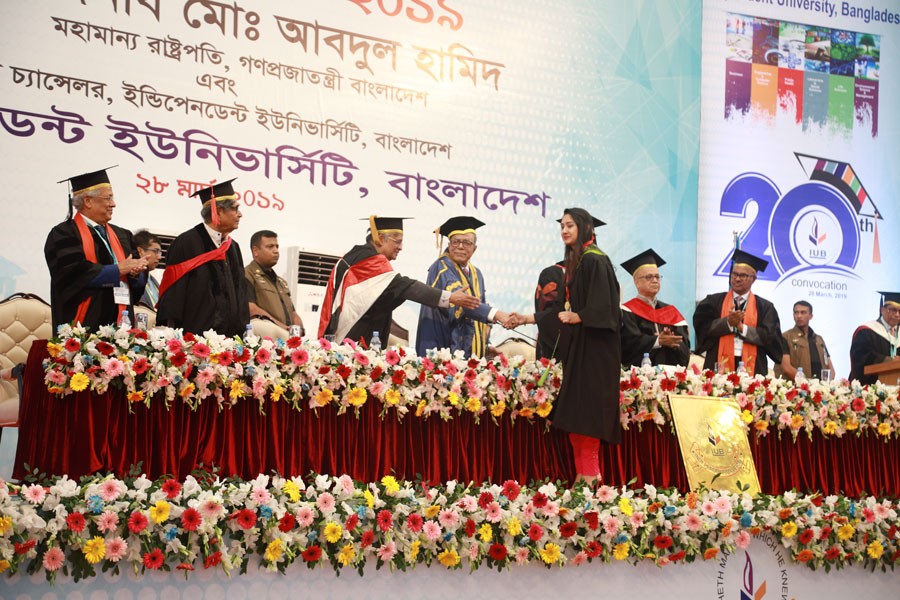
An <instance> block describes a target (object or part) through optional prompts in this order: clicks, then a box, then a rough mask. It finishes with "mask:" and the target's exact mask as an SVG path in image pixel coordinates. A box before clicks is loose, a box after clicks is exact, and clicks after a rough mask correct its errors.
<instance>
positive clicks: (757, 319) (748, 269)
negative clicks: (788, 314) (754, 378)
mask: <svg viewBox="0 0 900 600" xmlns="http://www.w3.org/2000/svg"><path fill="white" fill-rule="evenodd" d="M768 265H769V263H768V261H765V260H763V259H761V258H758V257H756V256H753V255H752V254H750V253H748V252H744V251H743V250H735V251H734V254H733V255H732V257H731V274H730V277H729V281H730V286H729V287H730V289H729V291H727V292H722V293H719V294H710V295H709V296H707V297H706V298H704V299H703V300H701V301H700V303H699V304H698V305H697V310H695V311H694V331H695V332H696V333H697V351H698V352H700V353H703V352H705V353H706V361H705V362H704V367H705V368H707V369H715V368H718V370H719V371H722V372H728V371H735V370H737V368H738V366H739V365H740V363H744V367H745V368H746V369H747V373H749V374H750V375H754V374H756V373H760V374H762V375H765V374H766V373H767V372H768V363H767V360H766V356H768V357H769V358H771V359H772V360H773V361H774V362H775V364H780V363H781V358H782V356H783V355H784V353H785V347H784V338H782V337H781V322H780V321H779V319H778V311H777V310H775V306H774V305H773V304H772V303H771V302H769V301H768V300H766V299H765V298H762V297H760V296H757V295H756V294H754V293H753V292H751V291H750V288H751V287H752V286H753V282H754V281H756V273H757V272H759V271H765V270H766V267H767V266H768Z"/></svg>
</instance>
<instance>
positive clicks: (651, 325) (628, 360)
mask: <svg viewBox="0 0 900 600" xmlns="http://www.w3.org/2000/svg"><path fill="white" fill-rule="evenodd" d="M635 301H636V302H643V303H644V304H645V305H646V311H647V312H646V313H645V314H648V315H652V314H653V313H654V312H656V311H660V310H662V309H664V308H667V307H669V306H671V305H669V304H666V303H665V302H660V301H657V302H656V308H655V309H654V308H653V307H651V306H650V305H649V304H647V303H646V302H644V301H643V300H641V299H640V298H635V299H634V300H632V301H631V302H635ZM670 310H671V309H670ZM681 322H683V317H682V320H681ZM665 327H668V328H669V329H671V330H672V332H673V333H674V334H675V335H680V336H681V343H680V344H678V347H677V348H664V347H659V348H654V347H653V345H654V344H656V340H657V337H658V336H659V332H660V331H662V330H663V328H665ZM690 341H691V338H690V332H689V331H688V326H687V323H683V324H679V325H675V324H666V323H664V322H660V321H654V320H651V319H647V318H645V317H644V316H641V315H639V314H636V313H635V312H633V311H632V310H629V308H628V306H627V305H623V307H622V364H623V365H629V366H635V367H639V366H641V361H642V360H643V358H644V354H650V362H651V363H652V364H654V365H681V366H683V367H686V366H687V364H688V361H689V360H690V358H691V346H690Z"/></svg>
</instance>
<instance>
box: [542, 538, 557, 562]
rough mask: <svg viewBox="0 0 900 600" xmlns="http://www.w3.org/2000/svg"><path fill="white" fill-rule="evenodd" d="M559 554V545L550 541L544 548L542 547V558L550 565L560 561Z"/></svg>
mask: <svg viewBox="0 0 900 600" xmlns="http://www.w3.org/2000/svg"><path fill="white" fill-rule="evenodd" d="M559 556H560V552H559V546H557V545H556V544H553V543H550V542H548V543H547V544H546V545H545V546H544V547H543V548H541V560H542V561H544V562H545V563H547V564H548V565H552V564H553V563H555V562H556V561H558V560H559Z"/></svg>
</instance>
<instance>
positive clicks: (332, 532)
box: [325, 521, 344, 544]
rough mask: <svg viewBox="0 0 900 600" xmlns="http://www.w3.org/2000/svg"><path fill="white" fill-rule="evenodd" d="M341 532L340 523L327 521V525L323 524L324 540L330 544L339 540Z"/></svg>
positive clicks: (342, 530)
mask: <svg viewBox="0 0 900 600" xmlns="http://www.w3.org/2000/svg"><path fill="white" fill-rule="evenodd" d="M343 532H344V528H343V527H341V524H340V523H335V522H334V521H328V523H326V524H325V539H326V540H328V542H329V543H331V544H334V543H336V542H337V541H338V540H339V539H341V534H342V533H343Z"/></svg>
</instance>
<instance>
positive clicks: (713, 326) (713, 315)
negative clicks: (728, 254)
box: [694, 290, 785, 375]
mask: <svg viewBox="0 0 900 600" xmlns="http://www.w3.org/2000/svg"><path fill="white" fill-rule="evenodd" d="M728 294H732V292H731V291H730V290H729V291H727V292H722V293H719V294H710V295H708V296H707V297H706V298H704V299H703V300H701V301H700V303H699V304H698V305H697V309H696V310H695V311H694V332H695V333H696V334H697V352H698V353H703V352H706V360H705V361H704V362H703V367H704V368H706V369H714V368H715V366H716V362H718V356H717V354H718V353H719V338H720V337H722V336H723V335H730V334H731V329H730V328H729V327H728V320H727V319H726V318H724V317H721V316H720V315H721V314H722V303H723V302H724V301H725V297H726V296H727V295H728ZM754 296H755V297H756V312H757V323H756V327H755V328H752V329H753V330H755V336H756V337H758V341H759V343H757V344H756V347H757V353H756V363H755V371H754V372H755V373H758V374H760V375H765V374H766V373H768V371H769V366H768V363H767V362H766V356H768V357H769V358H771V359H772V361H773V362H774V363H775V364H780V363H781V357H782V355H784V353H785V348H784V338H782V337H781V323H780V321H779V320H778V311H777V310H775V305H773V304H772V303H771V302H769V301H768V300H766V299H765V298H761V297H759V296H756V294H754ZM753 335H754V331H749V332H748V337H747V339H746V340H745V343H746V342H747V341H750V342H751V343H752V342H753V340H752V339H751V338H753Z"/></svg>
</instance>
